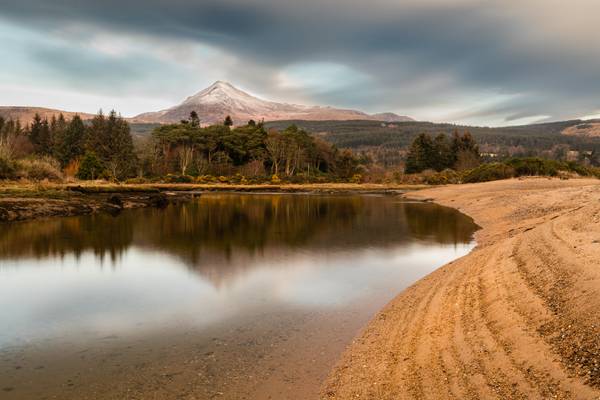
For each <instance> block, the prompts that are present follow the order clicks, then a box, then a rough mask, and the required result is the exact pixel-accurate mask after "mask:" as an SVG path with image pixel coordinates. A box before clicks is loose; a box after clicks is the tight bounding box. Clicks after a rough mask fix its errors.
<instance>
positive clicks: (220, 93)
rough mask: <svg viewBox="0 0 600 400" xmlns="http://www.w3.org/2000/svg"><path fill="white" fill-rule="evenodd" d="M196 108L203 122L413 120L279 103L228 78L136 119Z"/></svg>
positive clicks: (160, 119)
mask: <svg viewBox="0 0 600 400" xmlns="http://www.w3.org/2000/svg"><path fill="white" fill-rule="evenodd" d="M192 111H196V112H197V113H198V115H199V117H200V120H201V121H202V123H204V124H213V123H218V122H221V121H223V119H225V117H226V116H227V115H230V116H231V118H232V119H233V121H234V123H236V124H241V123H245V122H246V121H248V120H250V119H254V120H256V121H259V120H262V119H264V120H265V121H280V120H291V119H294V120H306V121H325V120H336V121H339V120H372V121H387V122H391V121H412V120H413V119H412V118H409V117H405V116H400V115H396V114H393V113H383V114H374V115H370V114H366V113H364V112H361V111H356V110H345V109H338V108H333V107H320V106H303V105H298V104H287V103H276V102H273V101H267V100H263V99H259V98H258V97H254V96H252V95H250V94H248V93H246V92H244V91H242V90H240V89H238V88H236V87H234V86H233V85H231V84H230V83H228V82H223V81H217V82H215V83H213V84H212V85H211V86H209V87H208V88H206V89H204V90H202V91H201V92H198V93H197V94H195V95H193V96H191V97H188V98H187V99H185V101H184V102H183V103H181V104H179V105H177V106H174V107H171V108H168V109H166V110H162V111H157V112H149V113H144V114H140V115H138V116H136V117H134V118H132V121H133V122H138V123H140V122H144V123H173V122H179V121H181V120H182V119H187V118H188V117H189V115H190V112H192Z"/></svg>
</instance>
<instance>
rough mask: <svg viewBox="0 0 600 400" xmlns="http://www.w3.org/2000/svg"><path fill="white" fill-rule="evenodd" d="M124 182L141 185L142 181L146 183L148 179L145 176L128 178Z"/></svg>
mask: <svg viewBox="0 0 600 400" xmlns="http://www.w3.org/2000/svg"><path fill="white" fill-rule="evenodd" d="M125 183H127V184H130V185H141V184H143V183H148V180H147V179H146V178H140V177H137V178H129V179H127V180H126V181H125Z"/></svg>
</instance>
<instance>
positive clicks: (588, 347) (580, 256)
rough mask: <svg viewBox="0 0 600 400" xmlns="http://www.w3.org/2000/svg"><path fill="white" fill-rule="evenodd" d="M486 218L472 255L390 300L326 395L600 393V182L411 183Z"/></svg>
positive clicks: (418, 195)
mask: <svg viewBox="0 0 600 400" xmlns="http://www.w3.org/2000/svg"><path fill="white" fill-rule="evenodd" d="M409 196H410V197H411V198H415V199H421V200H423V199H428V200H432V201H435V202H437V203H439V204H442V205H446V206H450V207H454V208H457V209H459V210H461V211H462V212H464V213H466V214H468V215H470V216H471V217H473V219H474V220H475V222H476V223H477V224H478V225H480V226H481V227H482V229H481V230H480V231H478V232H477V234H476V237H475V238H476V240H477V242H478V246H477V248H476V249H475V250H473V252H471V253H470V254H469V255H467V256H465V257H463V258H461V259H459V260H456V261H454V262H453V263H450V264H448V265H445V266H443V267H442V268H440V269H438V270H437V271H435V272H434V273H432V274H431V275H429V276H427V277H425V278H423V279H422V280H420V281H419V282H417V283H416V284H414V285H413V286H411V287H410V288H408V289H407V290H405V291H404V292H402V293H401V294H400V295H399V296H397V297H396V298H395V299H394V300H392V302H390V303H389V304H388V305H387V306H386V307H385V308H384V309H383V310H382V311H381V312H379V314H377V315H376V316H375V318H374V319H373V320H372V321H371V322H370V324H369V325H368V326H367V327H366V328H365V330H364V331H363V333H362V334H361V335H360V336H359V337H358V338H356V339H355V340H354V341H353V343H352V344H351V345H350V346H349V348H348V349H347V350H346V352H345V354H344V355H343V357H342V359H341V360H340V361H339V363H338V365H337V367H336V368H335V369H334V370H333V371H332V372H331V374H330V377H329V378H328V380H327V382H326V383H325V384H324V386H323V388H322V392H321V397H322V398H323V399H381V400H383V399H600V181H598V180H587V179H572V180H557V179H545V178H531V179H521V180H506V181H497V182H489V183H482V184H473V185H460V186H446V187H439V188H433V189H427V190H423V191H419V192H413V193H410V194H409Z"/></svg>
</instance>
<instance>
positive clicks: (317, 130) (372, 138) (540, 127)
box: [266, 120, 600, 152]
mask: <svg viewBox="0 0 600 400" xmlns="http://www.w3.org/2000/svg"><path fill="white" fill-rule="evenodd" d="M291 124H295V125H297V126H299V127H301V128H303V129H305V130H307V131H309V132H311V133H313V134H316V135H319V136H321V137H323V138H324V139H326V140H328V141H330V142H332V143H334V144H335V145H337V146H338V147H343V148H352V149H369V148H382V149H400V148H406V147H408V146H409V145H410V143H411V142H412V140H413V139H414V138H415V137H416V136H417V135H418V134H420V133H428V134H430V135H437V134H440V133H444V134H447V135H451V134H452V133H453V132H454V131H455V130H458V131H459V132H461V133H462V132H464V131H469V132H470V133H471V134H472V135H473V136H474V137H475V139H476V140H477V141H478V142H479V143H480V144H482V146H483V147H484V148H485V149H490V148H491V149H513V150H514V149H518V151H524V152H527V151H532V152H535V151H539V150H550V149H552V148H553V147H554V146H556V145H568V146H569V147H571V148H582V149H591V148H596V147H599V148H600V137H589V136H575V135H571V136H568V135H565V134H564V132H565V131H567V132H569V131H568V130H569V129H573V128H575V127H577V126H580V125H581V124H586V122H585V121H581V120H572V121H560V122H550V123H543V124H533V125H521V126H507V127H494V128H491V127H477V126H465V125H455V124H448V123H433V122H419V121H407V122H394V123H383V122H375V121H301V120H288V121H274V122H268V123H267V124H266V126H267V127H269V128H276V129H285V128H286V127H287V126H289V125H291ZM586 129H587V128H586ZM486 151H487V150H486ZM493 151H495V150H493Z"/></svg>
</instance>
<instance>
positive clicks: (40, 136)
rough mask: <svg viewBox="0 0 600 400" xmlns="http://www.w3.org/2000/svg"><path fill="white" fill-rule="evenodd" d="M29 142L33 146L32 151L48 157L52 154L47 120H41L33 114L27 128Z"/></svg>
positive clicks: (37, 115)
mask: <svg viewBox="0 0 600 400" xmlns="http://www.w3.org/2000/svg"><path fill="white" fill-rule="evenodd" d="M29 140H30V141H31V144H32V145H33V151H34V152H35V153H36V154H40V155H49V154H51V153H52V142H51V138H50V126H49V125H48V120H47V119H42V118H41V117H40V115H39V114H37V113H36V114H35V116H34V117H33V121H32V123H31V126H30V128H29Z"/></svg>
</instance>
